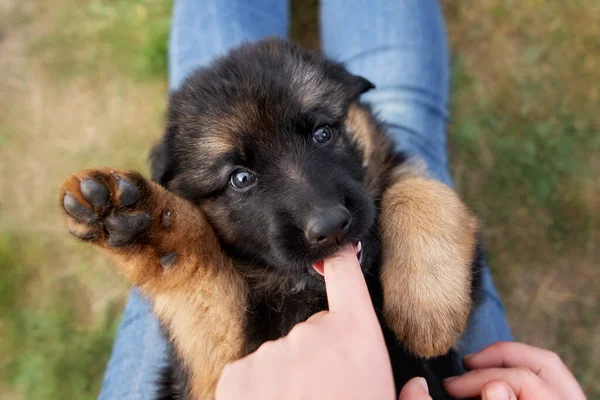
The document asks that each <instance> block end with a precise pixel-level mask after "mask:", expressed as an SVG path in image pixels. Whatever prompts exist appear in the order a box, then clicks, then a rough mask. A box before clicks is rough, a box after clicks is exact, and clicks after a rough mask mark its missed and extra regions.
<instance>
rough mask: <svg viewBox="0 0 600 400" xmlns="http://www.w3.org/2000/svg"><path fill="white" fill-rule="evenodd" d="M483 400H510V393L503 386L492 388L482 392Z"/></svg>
mask: <svg viewBox="0 0 600 400" xmlns="http://www.w3.org/2000/svg"><path fill="white" fill-rule="evenodd" d="M483 400H510V393H508V390H507V389H506V387H505V386H503V385H496V386H492V387H490V388H488V389H485V391H484V392H483Z"/></svg>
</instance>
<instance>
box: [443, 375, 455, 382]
mask: <svg viewBox="0 0 600 400" xmlns="http://www.w3.org/2000/svg"><path fill="white" fill-rule="evenodd" d="M457 378H458V376H451V377H450V378H446V379H444V382H452V381H453V380H455V379H457Z"/></svg>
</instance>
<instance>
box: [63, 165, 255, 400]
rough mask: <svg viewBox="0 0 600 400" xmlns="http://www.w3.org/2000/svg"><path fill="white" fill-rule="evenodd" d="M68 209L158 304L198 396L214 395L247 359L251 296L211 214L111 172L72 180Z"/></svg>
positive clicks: (80, 233)
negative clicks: (233, 366) (227, 373)
mask: <svg viewBox="0 0 600 400" xmlns="http://www.w3.org/2000/svg"><path fill="white" fill-rule="evenodd" d="M60 205H61V208H62V210H63V211H64V215H65V218H66V220H67V224H68V227H69V230H70V232H71V233H72V234H73V235H75V236H77V237H78V238H80V239H82V240H85V241H87V242H89V243H90V244H92V245H93V246H95V247H96V248H97V249H99V250H100V251H101V252H102V253H104V254H106V255H107V256H108V257H109V258H110V259H111V260H112V261H113V263H114V264H115V266H116V268H117V270H118V271H119V272H120V273H121V274H122V275H123V276H124V277H125V279H126V280H127V281H128V282H129V283H132V284H134V285H136V286H137V287H139V288H140V289H141V290H142V291H143V292H144V293H145V294H146V295H147V296H148V297H149V298H150V299H151V300H152V303H153V307H154V312H155V313H156V315H157V316H158V318H159V319H160V321H161V322H162V324H163V326H164V327H165V328H166V329H167V330H168V333H169V337H170V338H171V340H172V342H173V345H174V348H175V350H176V351H177V353H178V354H179V356H180V357H181V358H182V359H183V360H184V363H185V365H186V367H187V369H188V370H189V372H190V374H191V378H192V379H191V390H192V395H193V396H194V398H198V399H209V398H212V396H213V393H214V389H215V387H216V383H217V380H218V378H219V376H220V374H221V371H222V369H223V367H224V366H225V364H226V363H228V362H231V361H233V360H236V359H238V358H240V357H242V356H243V352H244V343H243V337H244V336H243V335H244V331H243V328H244V327H243V326H242V325H243V321H244V311H245V295H246V292H245V287H244V284H243V281H242V279H241V278H240V276H239V275H238V274H237V273H236V271H235V270H234V267H233V264H232V261H231V260H230V259H228V258H227V257H225V255H224V254H223V253H222V250H221V248H220V246H219V243H218V241H217V238H216V236H215V234H214V232H213V231H212V229H211V227H210V225H209V224H208V222H207V221H206V219H205V217H204V215H203V214H202V213H201V212H200V211H199V210H198V209H197V208H196V207H194V206H193V205H192V204H190V203H188V202H187V201H185V200H183V199H181V198H179V197H177V196H175V195H173V194H171V193H169V192H167V191H166V190H165V189H163V188H162V187H160V186H159V185H157V184H155V183H153V182H150V181H148V180H146V179H144V178H143V177H142V176H141V175H140V174H138V173H136V172H130V171H113V170H110V169H88V170H84V171H81V172H79V173H77V174H75V175H72V176H71V177H69V178H68V179H67V180H66V182H65V183H64V184H63V186H62V188H61V190H60Z"/></svg>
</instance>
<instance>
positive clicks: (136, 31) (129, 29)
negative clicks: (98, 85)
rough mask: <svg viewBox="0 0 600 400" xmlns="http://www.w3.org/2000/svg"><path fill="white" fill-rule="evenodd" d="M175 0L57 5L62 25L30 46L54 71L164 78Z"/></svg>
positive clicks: (106, 0) (96, 0)
mask: <svg viewBox="0 0 600 400" xmlns="http://www.w3.org/2000/svg"><path fill="white" fill-rule="evenodd" d="M171 3H172V1H171V0H93V1H83V2H77V1H74V2H73V1H72V2H71V6H70V7H61V8H59V9H58V10H56V11H54V12H55V13H56V14H55V18H56V22H57V23H58V25H59V26H60V29H56V30H53V31H52V32H50V34H49V35H46V36H43V37H40V38H39V39H38V40H36V41H34V43H33V45H32V47H31V51H32V55H33V56H35V57H41V58H42V59H44V60H45V62H46V63H47V66H48V67H49V68H51V70H52V72H53V73H54V74H56V75H59V76H63V75H66V76H67V77H69V76H73V75H78V74H91V73H100V72H102V73H107V72H114V71H115V70H116V71H119V72H124V73H126V74H127V76H128V77H130V78H132V79H140V78H150V79H151V78H157V79H158V78H160V79H164V77H165V75H166V70H167V39H168V34H169V26H170V10H171Z"/></svg>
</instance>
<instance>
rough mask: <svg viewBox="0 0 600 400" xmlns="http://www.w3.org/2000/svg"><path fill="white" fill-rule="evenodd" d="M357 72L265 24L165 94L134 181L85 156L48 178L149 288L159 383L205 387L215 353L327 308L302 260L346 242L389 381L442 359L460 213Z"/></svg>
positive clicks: (467, 271)
mask: <svg viewBox="0 0 600 400" xmlns="http://www.w3.org/2000/svg"><path fill="white" fill-rule="evenodd" d="M373 87H374V86H373V84H372V83H371V82H369V81H368V80H366V79H365V78H362V77H359V76H354V75H352V74H350V73H349V72H348V71H347V70H346V69H345V68H344V67H343V66H342V65H341V64H338V63H335V62H332V61H330V60H328V59H326V58H324V57H323V56H322V55H320V54H317V53H314V52H309V51H306V50H303V49H302V48H300V47H298V46H296V45H294V44H291V43H288V42H285V41H280V40H276V39H269V40H264V41H261V42H258V43H255V44H245V45H242V46H241V47H239V48H237V49H234V50H232V51H231V52H230V53H229V54H227V55H226V56H224V57H222V58H219V59H217V60H216V61H214V62H213V63H212V65H210V66H209V67H206V68H201V69H199V70H198V71H196V72H195V73H194V74H193V75H191V76H190V77H189V78H188V79H187V80H186V81H185V82H184V83H183V85H182V86H181V88H180V89H178V90H177V91H175V92H174V93H172V94H171V96H170V104H169V112H168V122H167V127H166V132H165V134H164V137H163V138H162V140H161V141H160V142H159V143H158V144H157V145H156V146H155V148H154V149H153V151H152V153H151V162H152V181H148V180H146V179H145V178H143V177H142V176H141V175H140V174H138V173H136V172H132V171H118V170H112V169H109V168H99V169H88V170H84V171H81V172H79V173H77V174H75V175H72V176H71V177H70V178H69V179H67V181H66V182H65V183H64V185H63V187H62V189H61V192H60V204H61V208H62V209H63V211H64V214H65V217H66V220H67V223H68V226H69V230H70V232H71V233H72V234H73V235H75V236H77V237H78V238H80V239H83V240H86V241H88V242H89V243H91V244H93V245H94V246H95V247H97V248H98V249H99V250H101V251H102V252H103V253H105V254H106V255H107V256H108V257H109V258H110V259H112V261H113V262H114V263H115V265H116V267H117V269H118V270H119V272H120V273H122V274H123V275H124V277H125V279H126V280H127V281H128V282H130V283H132V284H134V285H136V286H138V287H139V288H140V289H141V290H142V291H143V292H144V293H145V294H146V295H147V296H148V297H149V298H150V299H151V300H152V303H153V307H154V312H155V314H156V315H157V317H158V318H159V320H160V322H161V324H162V327H163V329H164V332H165V334H166V336H167V337H168V338H169V342H170V345H171V359H170V361H169V364H168V366H167V367H166V368H165V371H164V379H163V381H162V387H161V390H160V393H158V395H157V396H158V398H160V399H192V398H193V399H210V398H212V396H213V395H214V390H215V386H216V383H217V381H218V378H219V376H220V373H221V371H222V369H223V367H224V366H225V364H227V363H228V362H231V361H233V360H236V359H238V358H240V357H243V356H244V355H246V354H248V353H250V352H252V351H254V350H256V349H257V348H258V347H259V346H260V345H261V344H262V343H264V342H265V341H268V340H273V339H277V338H279V337H281V336H284V335H286V334H287V333H288V332H289V331H290V330H291V328H292V327H293V326H294V325H296V324H297V323H299V322H302V321H304V320H306V319H307V318H308V317H309V316H311V315H312V314H314V313H316V312H318V311H321V310H324V309H327V301H326V294H325V286H324V280H323V278H322V277H321V276H320V275H319V274H318V273H316V272H315V270H314V269H313V264H315V263H317V262H319V261H320V260H323V259H324V258H325V257H328V256H330V255H332V254H333V253H334V252H336V251H337V250H338V249H339V248H340V247H341V246H343V245H345V244H347V243H354V244H356V245H357V247H358V248H359V249H360V251H359V253H360V254H359V257H360V262H361V267H362V269H363V271H364V274H365V278H366V279H367V283H368V285H369V289H370V292H371V296H372V300H373V304H374V306H375V309H376V311H377V312H378V315H379V316H380V321H381V324H382V328H383V331H384V335H385V337H386V341H387V344H388V349H389V352H390V356H391V360H392V366H393V370H394V376H395V381H396V388H397V391H398V392H399V391H400V389H401V388H402V386H403V385H404V383H405V382H406V381H407V380H408V379H410V378H412V377H414V376H424V377H426V379H427V381H428V383H429V387H430V390H431V393H432V396H433V397H434V398H435V399H446V398H448V395H447V394H446V393H445V392H444V390H443V388H442V385H441V382H442V379H443V378H445V377H447V376H449V375H453V374H457V373H459V371H458V365H459V362H458V361H457V360H456V355H455V353H454V351H453V350H452V346H453V345H454V344H455V342H456V341H457V338H458V337H459V336H460V334H461V333H462V332H463V330H464V328H465V325H466V321H467V317H468V315H469V313H470V311H471V309H472V307H473V299H474V297H475V292H476V290H475V288H476V286H477V284H476V282H475V278H476V277H477V268H478V264H479V258H478V256H477V254H478V251H477V249H478V245H477V235H476V233H477V224H476V221H475V219H474V218H473V217H472V216H471V214H470V213H469V211H468V210H467V208H466V207H465V206H464V205H463V203H462V202H461V201H460V200H459V199H458V197H457V196H456V194H455V193H454V192H453V191H452V190H451V189H450V188H448V187H446V186H444V185H443V184H441V183H438V182H436V181H434V180H431V179H428V178H427V177H425V176H423V175H422V174H420V173H417V172H415V171H414V170H413V169H411V168H410V166H411V163H410V162H409V161H408V160H407V158H406V157H405V156H404V155H402V154H399V153H396V152H395V151H394V150H393V146H392V143H391V141H390V139H389V138H388V136H387V135H386V133H385V131H384V128H383V126H382V125H381V124H380V123H379V122H378V121H377V119H376V118H375V117H374V115H373V113H372V112H371V110H370V108H369V106H368V105H366V104H363V103H361V102H360V101H359V96H360V95H361V94H362V93H364V92H365V91H367V90H369V89H372V88H373Z"/></svg>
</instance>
